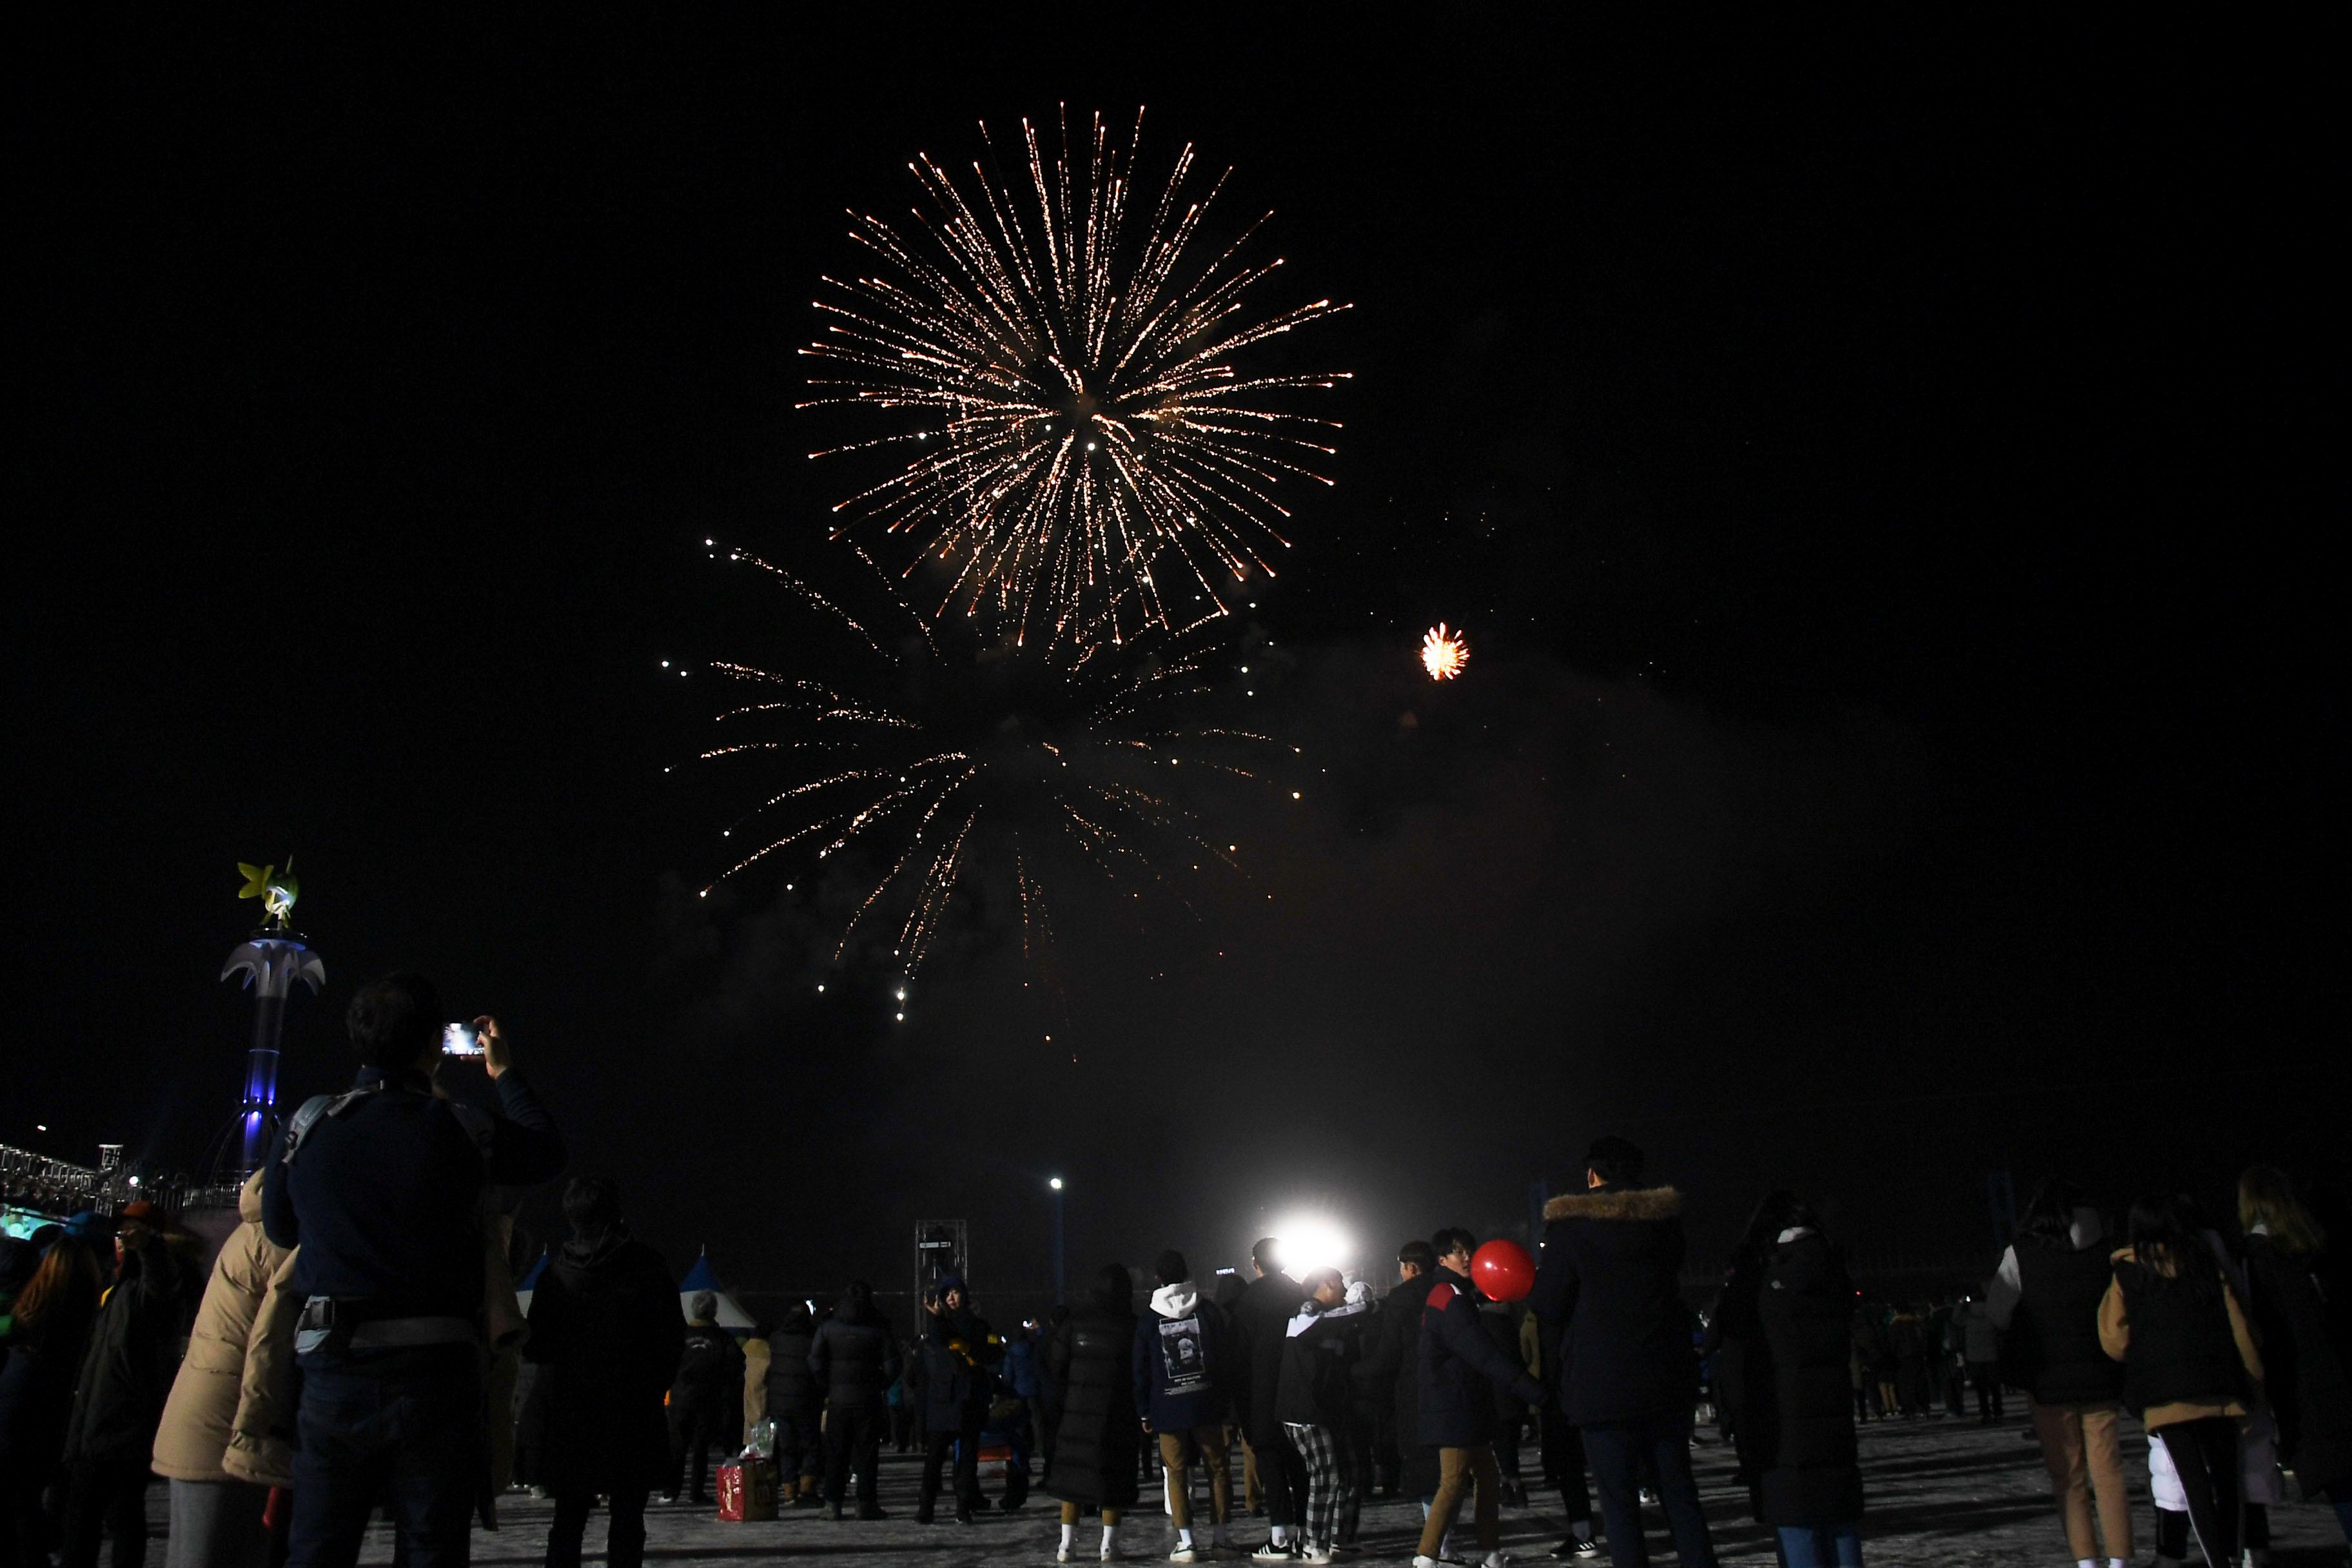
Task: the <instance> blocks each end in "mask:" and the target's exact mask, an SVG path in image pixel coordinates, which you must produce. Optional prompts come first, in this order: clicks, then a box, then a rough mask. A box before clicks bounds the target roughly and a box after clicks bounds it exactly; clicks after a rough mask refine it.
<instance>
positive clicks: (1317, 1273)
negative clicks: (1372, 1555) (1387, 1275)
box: [1275, 1268, 1370, 1563]
mask: <svg viewBox="0 0 2352 1568" xmlns="http://www.w3.org/2000/svg"><path fill="white" fill-rule="evenodd" d="M1304 1283H1305V1284H1306V1286H1307V1300H1304V1301H1301V1302H1300V1303H1299V1304H1298V1313H1297V1316H1296V1317H1294V1318H1292V1319H1291V1320H1290V1328H1289V1332H1288V1339H1287V1342H1286V1343H1285V1344H1284V1346H1283V1351H1282V1383H1281V1384H1280V1387H1279V1390H1278V1392H1277V1393H1276V1400H1275V1414H1276V1415H1279V1416H1280V1417H1281V1418H1282V1429H1283V1432H1284V1434H1285V1436H1287V1437H1288V1438H1289V1440H1290V1446H1291V1447H1293V1448H1295V1449H1297V1451H1298V1458H1299V1459H1300V1461H1301V1462H1302V1463H1303V1464H1304V1465H1305V1467H1306V1469H1307V1507H1306V1519H1305V1530H1306V1535H1307V1542H1306V1548H1305V1553H1304V1555H1305V1557H1306V1560H1307V1562H1309V1563H1328V1562H1330V1561H1331V1556H1332V1552H1333V1550H1334V1549H1335V1548H1337V1547H1338V1546H1339V1545H1340V1544H1341V1543H1342V1542H1346V1543H1347V1544H1349V1545H1350V1546H1352V1545H1353V1544H1354V1543H1355V1534H1356V1521H1357V1518H1358V1515H1359V1512H1360V1510H1361V1508H1362V1506H1363V1504H1362V1500H1361V1499H1360V1498H1359V1497H1358V1496H1357V1494H1356V1467H1355V1464H1354V1459H1355V1454H1354V1445H1353V1443H1352V1441H1351V1438H1350V1434H1349V1424H1350V1422H1351V1421H1352V1420H1353V1418H1354V1413H1353V1412H1352V1411H1351V1410H1350V1409H1349V1405H1350V1404H1351V1403H1352V1399H1353V1394H1354V1392H1355V1391H1354V1388H1353V1385H1352V1378H1351V1376H1350V1374H1351V1373H1353V1372H1354V1370H1355V1366H1356V1363H1357V1362H1358V1361H1360V1359H1362V1355H1363V1342H1364V1329H1365V1327H1366V1325H1367V1323H1368V1321H1369V1308H1370V1300H1369V1299H1368V1298H1366V1297H1364V1296H1363V1295H1361V1294H1359V1296H1358V1297H1357V1299H1355V1300H1349V1296H1348V1284H1347V1281H1346V1280H1344V1279H1340V1278H1339V1270H1338V1269H1336V1268H1318V1269H1316V1270H1314V1271H1313V1272H1311V1273H1309V1274H1308V1275H1307V1279H1306V1280H1305V1282H1304Z"/></svg>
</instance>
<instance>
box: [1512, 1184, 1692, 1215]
mask: <svg viewBox="0 0 2352 1568" xmlns="http://www.w3.org/2000/svg"><path fill="white" fill-rule="evenodd" d="M1682 1212H1683V1195H1682V1194H1681V1193H1679V1192H1677V1191H1675V1189H1674V1188H1672V1187H1596V1188H1594V1189H1592V1190H1591V1191H1590V1192H1582V1193H1562V1194H1560V1195H1559V1196H1558V1197H1556V1198H1554V1199H1552V1200H1551V1202H1549V1203H1548V1204H1546V1205H1544V1218H1545V1219H1546V1220H1547V1221H1549V1220H1555V1219H1622V1220H1659V1219H1674V1218H1675V1217H1676V1216H1678V1215H1681V1213H1682Z"/></svg>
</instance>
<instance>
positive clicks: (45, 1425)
mask: <svg viewBox="0 0 2352 1568" xmlns="http://www.w3.org/2000/svg"><path fill="white" fill-rule="evenodd" d="M45 1229H47V1231H48V1232H50V1235H49V1237H48V1239H47V1250H46V1251H44V1252H42V1253H41V1254H40V1257H39V1260H38V1262H37V1263H36V1264H35V1266H34V1268H33V1272H32V1275H31V1278H29V1279H26V1281H25V1283H24V1285H23V1287H22V1288H21V1289H18V1290H17V1291H16V1295H15V1297H14V1299H13V1300H10V1302H9V1303H8V1313H7V1317H6V1319H5V1326H0V1530H5V1531H6V1532H7V1534H6V1537H5V1541H0V1562H15V1563H23V1564H26V1565H31V1564H38V1563H47V1562H48V1560H49V1525H50V1520H49V1512H48V1509H47V1504H46V1503H45V1501H44V1499H45V1497H46V1496H47V1492H48V1490H49V1488H50V1486H51V1484H52V1483H53V1482H54V1481H55V1480H56V1479H58V1460H59V1457H60V1456H61V1455H62V1454H63V1453H64V1452H65V1442H66V1423H67V1421H68V1419H69V1418H70V1416H71V1415H72V1412H73V1395H74V1379H75V1376H76V1375H77V1374H78V1373H79V1371H80V1369H81V1363H82V1355H83V1352H84V1351H85V1350H86V1349H87V1348H88V1346H89V1331H90V1326H91V1325H92V1324H93V1323H95V1322H96V1321H98V1304H99V1296H100V1291H101V1290H102V1289H103V1287H102V1286H101V1284H100V1274H99V1267H98V1250H97V1248H96V1247H92V1246H91V1245H90V1244H89V1242H88V1241H86V1240H84V1239H83V1238H82V1237H79V1236H76V1235H72V1234H70V1233H68V1232H67V1231H66V1230H64V1229H62V1228H61V1227H58V1226H47V1227H45ZM36 1234H37V1235H38V1233H36ZM9 1552H14V1553H15V1555H14V1556H13V1557H11V1556H9V1555H8V1553H9Z"/></svg>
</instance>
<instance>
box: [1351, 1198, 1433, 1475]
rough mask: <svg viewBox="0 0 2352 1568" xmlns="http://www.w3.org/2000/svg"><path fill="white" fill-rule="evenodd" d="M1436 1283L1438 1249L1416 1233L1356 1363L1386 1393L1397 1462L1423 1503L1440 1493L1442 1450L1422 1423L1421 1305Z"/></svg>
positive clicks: (1370, 1386)
mask: <svg viewBox="0 0 2352 1568" xmlns="http://www.w3.org/2000/svg"><path fill="white" fill-rule="evenodd" d="M1436 1283H1437V1253H1436V1251H1435V1249H1434V1248H1433V1247H1431V1246H1430V1245H1429V1243H1427V1242H1425V1241H1423V1240H1420V1239H1418V1238H1415V1239H1414V1240H1412V1241H1408V1242H1406V1243H1405V1244H1404V1245H1403V1246H1402V1247H1399V1248H1397V1286H1396V1289H1393V1290H1391V1291H1390V1292H1389V1293H1388V1295H1387V1296H1386V1297H1384V1298H1383V1299H1382V1300H1381V1310H1380V1316H1378V1317H1377V1318H1375V1319H1374V1320H1373V1321H1372V1338H1371V1342H1370V1344H1368V1345H1366V1346H1365V1347H1364V1359H1363V1360H1362V1361H1360V1362H1358V1363H1356V1381H1357V1382H1358V1383H1359V1384H1361V1385H1362V1386H1363V1387H1364V1388H1365V1389H1367V1390H1368V1391H1374V1392H1379V1393H1381V1394H1382V1395H1383V1397H1384V1398H1385V1399H1386V1401H1387V1404H1388V1408H1389V1412H1390V1417H1389V1425H1390V1428H1391V1433H1392V1434H1393V1436H1394V1438H1395V1442H1396V1451H1397V1468H1398V1472H1399V1477H1400V1481H1401V1485H1402V1490H1403V1492H1404V1495H1405V1496H1407V1497H1409V1498H1418V1499H1419V1500H1421V1501H1423V1503H1426V1502H1428V1500H1430V1499H1431V1498H1433V1497H1434V1496H1436V1495H1437V1450H1436V1449H1434V1448H1430V1447H1423V1445H1422V1443H1421V1440H1420V1437H1419V1436H1418V1433H1419V1430H1420V1426H1421V1309H1422V1308H1423V1306H1424V1305H1425V1304H1426V1303H1427V1302H1428V1300H1429V1290H1430V1287H1431V1286H1433V1285H1434V1284H1436Z"/></svg>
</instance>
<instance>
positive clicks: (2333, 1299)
mask: <svg viewBox="0 0 2352 1568" xmlns="http://www.w3.org/2000/svg"><path fill="white" fill-rule="evenodd" d="M2238 1219H2239V1223H2240V1224H2242V1226H2245V1231H2246V1280H2247V1288H2248V1290H2249V1292H2250V1294H2251V1295H2252V1300H2251V1301H2250V1302H2249V1303H2248V1305H2249V1307H2250V1308H2251V1309H2252V1312H2253V1317H2254V1327H2255V1328H2256V1330H2257V1331H2260V1333H2261V1336H2262V1342H2263V1366H2264V1369H2265V1370H2266V1371H2267V1372H2268V1373H2270V1378H2269V1382H2268V1384H2266V1391H2267V1392H2268V1394H2270V1399H2271V1407H2272V1409H2273V1411H2274V1412H2275V1413H2276V1415H2277V1416H2278V1429H2279V1440H2278V1456H2279V1460H2280V1462H2281V1463H2282V1464H2284V1465H2285V1466H2286V1467H2287V1468H2289V1469H2291V1470H2293V1471H2294V1479H2295V1484H2296V1485H2297V1486H2298V1487H2300V1488H2301V1489H2303V1495H2304V1496H2305V1498H2306V1499H2313V1500H2315V1499H2318V1498H2321V1497H2325V1498H2326V1499H2327V1500H2329V1501H2330V1502H2332V1503H2334V1504H2335V1506H2336V1520H2337V1521H2338V1522H2339V1523H2340V1524H2342V1525H2343V1527H2344V1531H2345V1534H2346V1536H2347V1538H2352V1270H2347V1268H2345V1267H2344V1266H2343V1264H2342V1263H2341V1262H2340V1261H2339V1260H2338V1259H2339V1258H2340V1254H2339V1253H2338V1252H2336V1250H2335V1249H2332V1248H2331V1247H2329V1246H2328V1239H2327V1235H2326V1231H2325V1230H2323V1229H2322V1228H2321V1227H2320V1224H2319V1222H2318V1220H2316V1219H2315V1218H2314V1217H2313V1215H2312V1213H2311V1211H2310V1209H2308V1208H2307V1207H2305V1205H2304V1202H2303V1199H2302V1197H2301V1196H2300V1195H2299V1194H2297V1193H2296V1192H2295V1189H2294V1182H2293V1181H2292V1180H2291V1179H2290V1178H2289V1177H2288V1175H2287V1173H2285V1172H2284V1171H2281V1170H2279V1169H2277V1168H2276V1167H2275V1166H2271V1165H2256V1166H2254V1167H2252V1169H2250V1170H2248V1171H2247V1172H2246V1173H2245V1174H2244V1175H2242V1176H2241V1177H2239V1178H2238Z"/></svg>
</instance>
